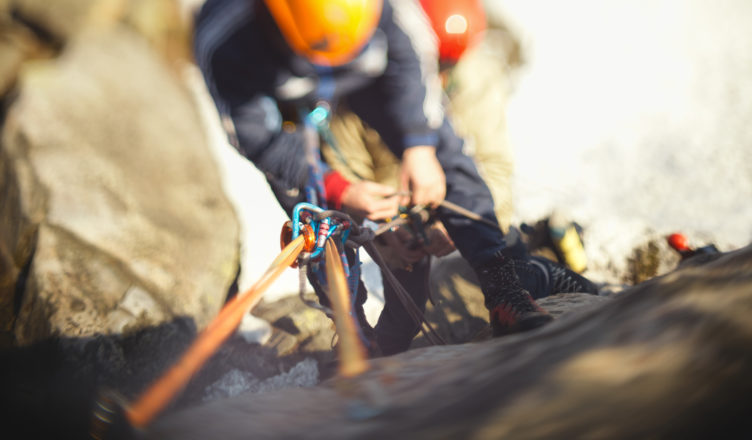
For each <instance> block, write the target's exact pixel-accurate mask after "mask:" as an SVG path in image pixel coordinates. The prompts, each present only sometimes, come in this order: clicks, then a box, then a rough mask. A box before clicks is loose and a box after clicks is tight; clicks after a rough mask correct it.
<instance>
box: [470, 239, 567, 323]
mask: <svg viewBox="0 0 752 440" xmlns="http://www.w3.org/2000/svg"><path fill="white" fill-rule="evenodd" d="M476 274H477V275H478V280H479V281H480V288H481V291H482V292H483V296H484V297H485V304H486V308H487V309H488V310H489V312H490V313H489V318H490V323H491V329H492V331H493V335H494V337H498V336H502V335H506V334H510V333H517V332H522V331H527V330H532V329H534V328H538V327H541V326H543V325H545V324H547V323H549V322H551V321H552V320H553V317H552V316H551V315H549V314H548V312H546V311H545V310H543V309H542V308H541V307H540V306H539V305H538V304H537V303H536V302H535V300H534V299H533V297H532V296H530V293H529V292H528V291H527V290H525V289H524V288H523V287H522V284H521V283H520V278H519V277H518V276H517V273H516V272H515V263H514V261H513V260H512V259H511V258H509V257H506V256H505V255H504V254H502V253H501V252H499V253H497V254H496V255H494V257H493V258H491V260H489V261H487V262H486V263H485V264H483V265H481V266H480V267H478V268H477V269H476Z"/></svg>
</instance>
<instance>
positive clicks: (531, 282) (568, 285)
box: [514, 256, 598, 299]
mask: <svg viewBox="0 0 752 440" xmlns="http://www.w3.org/2000/svg"><path fill="white" fill-rule="evenodd" d="M514 265H515V271H516V272H517V276H518V277H519V278H520V283H521V284H522V287H523V288H525V289H526V290H527V291H528V292H530V294H531V295H532V296H533V298H536V299H539V298H544V297H546V296H549V295H553V294H556V293H590V294H593V295H597V294H598V287H597V286H596V285H595V284H593V283H592V282H591V281H590V280H588V279H587V278H585V277H583V276H582V275H580V274H578V273H577V272H574V271H573V270H571V269H569V268H567V267H565V266H563V265H561V264H558V263H555V262H553V261H551V260H549V259H547V258H543V257H539V256H533V257H530V258H529V259H527V260H514Z"/></svg>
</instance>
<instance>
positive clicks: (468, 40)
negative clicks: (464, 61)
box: [420, 0, 486, 64]
mask: <svg viewBox="0 0 752 440" xmlns="http://www.w3.org/2000/svg"><path fill="white" fill-rule="evenodd" d="M420 4H421V6H423V10H424V11H425V13H426V15H427V16H428V19H429V21H430V22H431V27H433V30H434V32H435V33H436V36H437V37H438V38H439V60H440V61H441V62H442V63H443V64H456V63H457V61H459V59H460V57H461V56H462V54H463V53H464V52H465V50H466V49H467V48H469V47H472V46H473V45H474V44H476V43H477V42H478V41H480V39H481V38H482V36H483V32H484V31H485V30H486V13H485V10H484V9H483V3H482V0H420Z"/></svg>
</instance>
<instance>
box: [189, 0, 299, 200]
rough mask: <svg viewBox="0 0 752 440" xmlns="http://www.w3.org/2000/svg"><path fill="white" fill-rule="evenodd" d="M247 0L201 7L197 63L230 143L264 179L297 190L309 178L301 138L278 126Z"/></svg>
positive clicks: (196, 39) (262, 51)
mask: <svg viewBox="0 0 752 440" xmlns="http://www.w3.org/2000/svg"><path fill="white" fill-rule="evenodd" d="M251 3H252V2H250V1H243V2H238V1H235V2H229V1H224V2H222V1H214V2H208V3H207V4H206V5H205V7H204V8H203V9H202V11H201V13H200V14H199V16H198V18H197V22H196V32H195V37H194V54H195V57H196V62H197V64H198V66H199V68H200V69H201V72H202V74H203V76H204V79H205V81H206V84H207V87H208V89H209V92H210V93H211V96H212V98H213V100H214V102H215V104H216V106H217V109H218V110H219V114H220V118H221V119H222V125H223V127H224V129H225V131H226V132H227V133H228V137H229V141H230V143H232V144H233V145H234V146H235V147H236V148H237V149H238V150H239V151H240V153H241V154H243V155H244V156H245V157H247V158H248V159H249V160H250V161H252V162H253V163H254V165H256V167H257V168H259V169H260V170H261V171H262V172H263V173H264V174H265V175H266V176H267V178H268V179H270V180H274V181H275V182H276V183H277V184H278V185H281V186H282V187H286V188H288V189H293V188H297V189H302V188H303V187H304V186H305V183H306V180H307V176H308V165H307V162H306V160H305V155H304V151H305V149H304V145H305V144H304V142H305V141H304V136H303V134H302V132H301V131H300V130H292V131H288V130H283V128H282V116H281V115H280V112H279V109H278V107H277V105H276V103H275V101H274V100H273V99H272V97H271V96H270V95H271V93H270V92H269V90H271V87H272V86H271V83H272V81H273V78H272V76H271V75H270V73H269V72H268V71H267V70H264V69H259V66H263V65H264V63H271V61H270V60H268V57H269V55H268V51H267V50H265V48H264V45H263V44H260V43H259V42H258V41H259V38H260V35H259V34H258V32H257V31H255V30H254V26H252V25H249V23H251V24H252V22H253V20H254V11H253V8H252V7H251ZM239 5H240V6H239ZM243 6H244V7H243ZM229 8H236V9H237V10H235V9H232V10H230V9H229Z"/></svg>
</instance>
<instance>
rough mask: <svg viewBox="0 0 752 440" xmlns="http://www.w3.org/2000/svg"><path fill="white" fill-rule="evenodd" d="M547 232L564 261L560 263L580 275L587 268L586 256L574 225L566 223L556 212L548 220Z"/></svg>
mask: <svg viewBox="0 0 752 440" xmlns="http://www.w3.org/2000/svg"><path fill="white" fill-rule="evenodd" d="M548 230H549V233H550V235H551V240H552V241H553V242H554V246H556V249H557V250H558V251H559V254H560V255H561V256H562V258H563V259H564V261H562V263H564V264H566V265H567V266H569V268H570V269H572V270H573V271H575V272H577V273H582V272H583V271H584V270H585V269H586V268H587V255H586V254H585V247H584V246H583V244H582V240H581V239H580V234H579V233H578V232H577V228H576V227H575V225H574V223H573V222H570V221H566V219H565V218H564V217H563V216H562V215H560V213H558V212H556V213H554V214H553V215H552V216H551V217H550V218H549V220H548Z"/></svg>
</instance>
